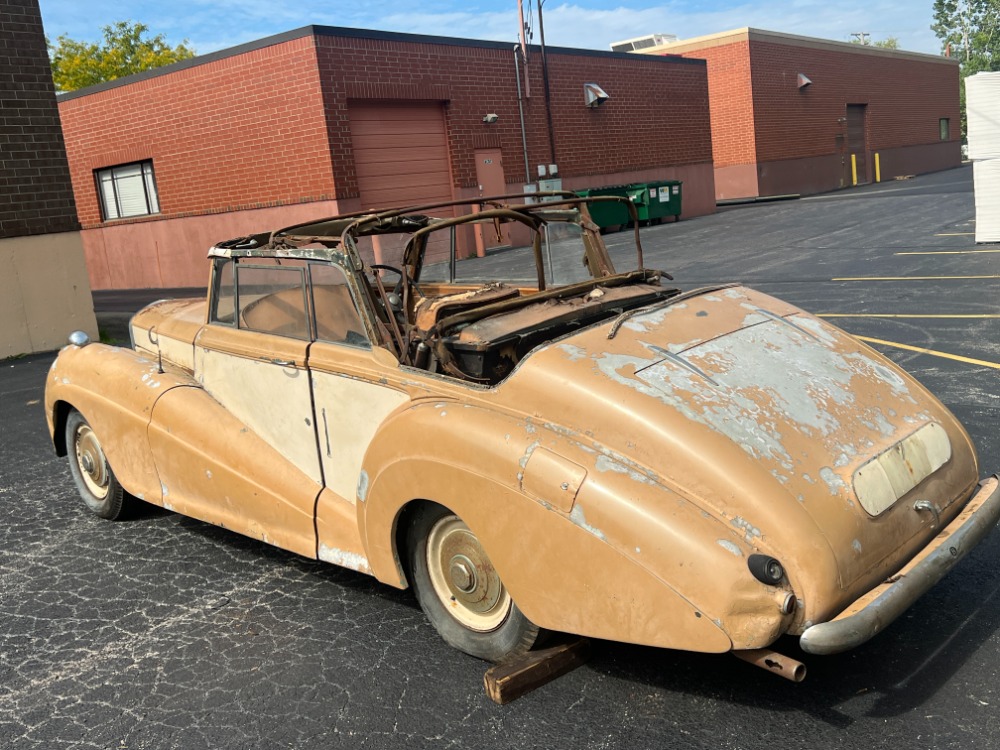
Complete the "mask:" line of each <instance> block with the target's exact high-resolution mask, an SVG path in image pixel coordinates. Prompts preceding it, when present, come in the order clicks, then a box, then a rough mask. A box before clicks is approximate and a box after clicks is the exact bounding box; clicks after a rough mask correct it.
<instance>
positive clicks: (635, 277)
mask: <svg viewBox="0 0 1000 750" xmlns="http://www.w3.org/2000/svg"><path fill="white" fill-rule="evenodd" d="M660 275H661V272H660V271H650V270H648V269H645V268H640V269H638V270H636V271H629V272H627V273H623V274H618V275H617V276H607V277H605V278H602V279H589V280H587V281H581V282H579V283H577V284H570V285H569V286H560V287H555V288H553V289H547V290H545V291H544V292H537V293H535V294H530V295H528V296H526V297H514V298H513V299H509V300H503V301H501V302H494V303H493V304H490V305H483V306H482V307H476V308H473V309H471V310H466V311H464V312H460V313H455V314H454V315H452V316H450V317H448V318H442V319H441V320H439V321H438V322H437V324H436V325H435V326H434V327H433V328H432V329H431V330H430V332H429V333H434V334H436V333H437V332H439V331H442V330H445V329H446V328H449V327H451V326H455V325H459V324H461V323H468V322H471V321H473V320H479V319H481V318H486V317H489V316H490V315H495V314H497V313H502V312H510V311H511V310H517V309H518V308H521V307H528V306H529V305H535V304H538V303H539V302H542V301H545V300H550V299H566V298H567V297H576V296H578V295H580V294H586V293H587V292H590V291H592V290H593V289H596V288H597V287H600V286H626V285H628V284H634V283H642V282H645V281H652V280H654V279H659V277H660Z"/></svg>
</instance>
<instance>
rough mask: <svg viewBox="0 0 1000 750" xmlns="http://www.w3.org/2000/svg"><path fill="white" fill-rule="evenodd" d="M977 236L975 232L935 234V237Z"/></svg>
mask: <svg viewBox="0 0 1000 750" xmlns="http://www.w3.org/2000/svg"><path fill="white" fill-rule="evenodd" d="M972 234H975V232H941V233H940V234H935V235H934V236H935V237H967V236H969V235H972Z"/></svg>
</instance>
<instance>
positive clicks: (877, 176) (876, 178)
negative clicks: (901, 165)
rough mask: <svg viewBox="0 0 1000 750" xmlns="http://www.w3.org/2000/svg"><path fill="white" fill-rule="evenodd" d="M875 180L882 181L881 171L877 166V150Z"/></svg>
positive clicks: (876, 154)
mask: <svg viewBox="0 0 1000 750" xmlns="http://www.w3.org/2000/svg"><path fill="white" fill-rule="evenodd" d="M875 182H882V172H881V171H879V168H878V151H876V152H875Z"/></svg>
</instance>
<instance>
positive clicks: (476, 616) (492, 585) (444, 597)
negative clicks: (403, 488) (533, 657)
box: [407, 504, 540, 662]
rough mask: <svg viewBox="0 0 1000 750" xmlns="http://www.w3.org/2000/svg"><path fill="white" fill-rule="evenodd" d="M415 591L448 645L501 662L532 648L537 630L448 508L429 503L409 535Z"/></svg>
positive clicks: (463, 525) (472, 654)
mask: <svg viewBox="0 0 1000 750" xmlns="http://www.w3.org/2000/svg"><path fill="white" fill-rule="evenodd" d="M407 549H408V551H409V556H410V571H411V574H412V578H413V588H414V591H415V593H416V596H417V600H418V601H419V602H420V606H421V608H422V609H423V610H424V613H425V614H426V615H427V619H429V620H430V621H431V624H432V625H433V626H434V627H435V628H436V629H437V631H438V633H440V634H441V637H442V638H444V640H445V641H446V642H447V643H448V644H449V645H451V646H454V647H455V648H457V649H459V650H460V651H464V652H465V653H467V654H469V655H470V656H475V657H478V658H480V659H487V660H489V661H494V662H499V661H503V660H504V659H507V658H509V657H511V656H514V655H516V654H520V653H523V652H525V651H528V650H529V649H531V647H532V646H533V645H534V644H535V642H536V640H538V637H539V632H540V631H539V628H538V626H537V625H535V624H534V623H532V622H531V621H530V620H529V619H528V618H527V617H525V616H524V614H523V613H522V612H521V610H519V609H518V608H517V605H516V604H515V603H514V600H513V599H511V596H510V594H509V593H508V591H507V589H506V587H505V586H504V585H503V581H501V580H500V576H499V575H498V574H497V572H496V570H495V569H494V568H493V564H492V563H491V562H490V559H489V557H488V556H487V555H486V551H485V550H484V549H483V547H482V545H481V544H480V543H479V539H478V538H477V537H476V535H475V534H474V533H472V531H471V530H470V529H469V527H468V526H466V525H465V523H464V522H463V521H462V519H461V518H459V517H458V516H457V515H455V514H454V513H452V512H451V511H450V510H448V509H447V508H445V507H443V506H441V505H436V504H427V505H424V506H422V507H421V508H420V509H419V510H418V511H417V513H416V515H415V516H414V518H413V523H412V524H411V526H410V527H409V529H408V531H407Z"/></svg>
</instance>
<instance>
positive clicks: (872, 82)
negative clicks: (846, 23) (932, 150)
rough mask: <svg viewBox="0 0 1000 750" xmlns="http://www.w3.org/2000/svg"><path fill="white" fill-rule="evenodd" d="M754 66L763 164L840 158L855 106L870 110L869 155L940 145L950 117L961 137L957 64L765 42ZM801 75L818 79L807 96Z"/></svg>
mask: <svg viewBox="0 0 1000 750" xmlns="http://www.w3.org/2000/svg"><path fill="white" fill-rule="evenodd" d="M750 61H751V65H752V68H753V101H754V110H755V113H756V134H757V159H758V161H761V162H765V161H771V160H778V159H789V158H802V157H813V156H824V155H828V154H836V153H838V148H839V146H840V143H841V141H840V139H838V138H837V136H838V135H841V134H844V133H845V124H844V123H843V122H840V121H839V118H843V117H844V116H845V107H846V105H847V104H867V105H868V110H867V141H868V150H869V151H878V150H882V149H892V148H899V147H903V146H914V145H932V144H939V143H940V139H939V135H938V120H939V118H942V117H948V118H950V119H951V140H953V141H958V140H959V138H960V131H959V108H958V80H959V77H958V65H957V64H949V63H944V62H935V61H926V62H925V61H921V60H918V59H914V58H911V57H903V56H894V55H891V54H885V53H879V52H875V51H869V50H858V51H851V50H843V51H841V50H836V49H832V48H824V47H821V46H817V47H808V46H800V45H795V44H776V43H768V42H762V41H752V42H751V49H750ZM799 73H804V74H805V75H806V76H808V77H809V78H810V79H811V80H812V82H813V83H812V85H811V86H809V87H807V88H806V89H804V90H801V91H800V90H799V89H798V88H797V86H796V78H797V75H798V74H799ZM710 75H711V74H710ZM956 166H957V163H956Z"/></svg>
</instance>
